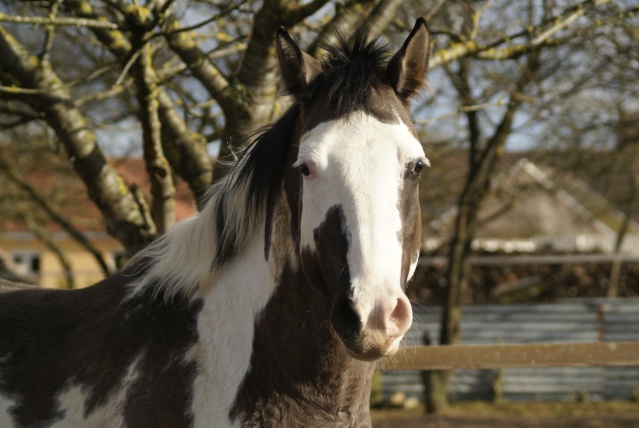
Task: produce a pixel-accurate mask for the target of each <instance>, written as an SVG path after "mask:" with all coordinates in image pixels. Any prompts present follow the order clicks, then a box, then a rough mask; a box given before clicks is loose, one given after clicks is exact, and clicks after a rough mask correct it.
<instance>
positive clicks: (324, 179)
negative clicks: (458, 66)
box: [0, 18, 430, 428]
mask: <svg viewBox="0 0 639 428" xmlns="http://www.w3.org/2000/svg"><path fill="white" fill-rule="evenodd" d="M429 38H430V36H429V32H428V28H427V25H426V22H425V20H424V19H423V18H420V19H418V20H417V22H416V23H415V26H414V28H413V29H412V31H411V32H410V34H409V36H408V37H407V39H406V40H405V42H404V44H403V45H402V47H401V48H400V49H399V50H397V51H396V52H395V53H394V54H393V52H392V51H391V50H390V49H389V48H388V47H387V44H386V43H384V42H382V41H380V40H379V39H374V40H369V38H368V37H367V34H366V32H365V31H357V32H356V33H355V34H354V36H353V37H351V39H350V40H349V39H346V38H345V37H340V40H339V42H337V43H336V44H335V45H334V46H329V47H326V48H325V49H326V53H325V55H324V59H323V60H321V61H319V60H316V59H315V58H313V57H312V56H310V55H309V54H307V53H305V52H303V51H302V50H301V49H300V48H299V46H298V45H297V44H296V43H295V42H294V41H293V39H292V38H291V37H290V35H289V34H288V33H287V31H286V30H285V29H284V28H280V29H279V30H278V32H277V34H276V38H275V44H276V51H277V58H278V62H279V66H280V70H281V75H282V82H283V83H282V86H283V91H284V93H286V94H287V95H289V96H290V98H289V99H291V100H292V104H291V106H290V108H289V109H288V110H287V111H286V112H285V113H284V114H283V115H282V117H281V118H280V119H279V120H277V121H275V122H274V123H273V124H271V125H270V126H269V127H268V128H267V129H265V130H262V131H261V132H260V133H258V134H257V135H256V136H255V137H254V140H253V142H252V144H251V145H250V146H249V148H247V149H246V150H245V151H244V152H243V153H242V155H241V156H240V157H239V159H238V160H237V161H236V163H235V165H234V166H233V167H232V168H231V169H230V170H229V172H228V173H227V175H226V176H225V177H224V178H223V179H221V180H218V182H217V183H216V184H213V185H212V186H211V188H210V189H209V191H208V195H207V196H208V199H207V202H206V203H205V204H204V206H203V208H202V210H201V212H200V213H199V214H198V216H196V217H194V218H192V219H188V220H184V221H181V222H178V223H177V224H176V225H175V226H173V227H172V228H170V229H169V230H168V231H167V232H166V233H165V234H164V235H163V236H161V237H159V238H158V239H156V240H155V241H154V242H152V243H150V244H149V245H148V246H147V247H146V248H144V249H142V250H141V251H140V252H138V253H137V254H136V255H135V256H134V257H132V259H131V260H130V261H129V262H128V264H127V265H126V266H125V267H124V269H123V270H122V271H121V272H119V273H117V274H115V275H113V276H111V277H109V278H107V279H105V280H103V281H101V282H98V283H97V284H95V285H93V286H90V287H87V288H84V289H76V290H52V289H40V288H37V287H33V288H30V287H24V286H16V287H11V286H7V285H6V284H4V285H3V286H2V287H1V288H2V289H3V291H2V293H0V426H2V427H9V426H14V427H68V426H71V427H80V426H81V427H109V428H111V427H189V426H196V427H211V426H215V427H227V426H228V427H239V426H244V427H257V426H261V427H273V426H282V427H298V426H309V427H327V426H331V427H359V426H370V425H371V418H370V411H369V394H370V389H371V380H372V377H373V372H374V369H375V366H376V361H378V360H379V359H381V358H384V357H387V356H390V355H393V354H394V353H395V352H396V351H397V349H398V347H399V344H400V341H401V339H402V337H403V336H404V334H405V333H406V331H407V330H408V329H409V327H410V325H411V323H412V310H411V305H410V302H409V300H408V299H407V297H406V294H405V289H406V286H407V283H408V281H409V280H410V278H411V277H412V276H413V273H414V271H415V267H416V264H417V259H418V256H419V251H420V241H421V215H420V203H419V198H418V195H419V191H418V179H419V176H420V173H421V171H422V169H424V167H426V166H428V164H429V161H428V160H427V158H426V157H425V154H424V150H423V148H422V145H421V144H420V142H419V141H418V138H417V133H416V131H415V129H414V126H413V124H412V122H411V119H410V116H409V104H410V100H411V99H412V98H413V97H414V96H415V95H417V94H418V93H419V92H420V91H421V90H422V89H423V88H424V86H425V85H426V82H425V73H426V69H427V65H428V56H429Z"/></svg>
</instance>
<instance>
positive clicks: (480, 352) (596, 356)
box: [380, 342, 639, 371]
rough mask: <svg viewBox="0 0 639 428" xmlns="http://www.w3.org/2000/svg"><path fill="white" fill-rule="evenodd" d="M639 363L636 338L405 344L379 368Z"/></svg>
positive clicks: (629, 364)
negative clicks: (406, 345)
mask: <svg viewBox="0 0 639 428" xmlns="http://www.w3.org/2000/svg"><path fill="white" fill-rule="evenodd" d="M596 366H608V367H611V366H639V342H595V343H541V344H530V343H529V344H498V345H453V346H415V347H405V348H402V349H400V350H399V352H398V353H397V354H396V355H395V356H393V357H391V358H388V359H385V360H383V362H382V363H381V367H380V368H381V369H382V370H385V371H397V370H453V369H491V368H513V367H526V368H536V367H596Z"/></svg>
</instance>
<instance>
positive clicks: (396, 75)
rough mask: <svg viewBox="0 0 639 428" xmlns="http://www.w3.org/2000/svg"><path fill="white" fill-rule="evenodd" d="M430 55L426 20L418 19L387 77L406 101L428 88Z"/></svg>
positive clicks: (391, 64)
mask: <svg viewBox="0 0 639 428" xmlns="http://www.w3.org/2000/svg"><path fill="white" fill-rule="evenodd" d="M429 54H430V34H429V32H428V26H427V25H426V20H425V19H424V18H418V19H417V22H415V27H414V28H413V31H411V33H410V35H409V36H408V38H407V39H406V41H405V42H404V46H402V48H401V49H400V50H399V51H398V52H397V53H396V54H395V55H394V56H393V58H391V60H390V62H389V63H388V67H387V68H386V77H387V78H388V81H389V82H390V84H391V85H392V86H393V87H394V88H395V90H396V91H397V93H398V94H399V95H400V96H401V97H402V98H403V99H404V100H408V99H409V98H411V97H413V96H415V95H417V94H418V93H419V91H420V90H421V89H422V88H424V87H425V86H426V70H427V69H428V56H429Z"/></svg>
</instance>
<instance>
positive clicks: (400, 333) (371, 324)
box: [333, 293, 413, 361]
mask: <svg viewBox="0 0 639 428" xmlns="http://www.w3.org/2000/svg"><path fill="white" fill-rule="evenodd" d="M412 321H413V311H412V308H411V306H410V303H409V301H408V298H407V297H406V295H405V294H404V293H401V294H400V295H398V296H393V297H389V298H386V299H383V300H381V299H379V300H377V301H374V302H370V303H369V302H366V301H365V300H364V301H360V302H357V303H356V302H353V301H352V300H350V299H344V300H342V301H338V303H337V304H336V305H335V307H334V308H333V327H334V328H335V331H336V332H337V334H338V335H339V337H340V339H341V340H342V342H343V343H344V345H345V346H346V350H347V351H348V353H349V354H350V355H351V356H352V357H353V358H357V359H358V360H364V361H373V360H376V359H379V358H382V357H389V356H391V355H394V354H395V353H396V352H397V350H398V349H399V343H400V341H401V340H402V338H403V337H404V334H405V333H406V331H408V329H409V328H410V326H411V323H412Z"/></svg>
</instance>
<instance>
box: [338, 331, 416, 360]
mask: <svg viewBox="0 0 639 428" xmlns="http://www.w3.org/2000/svg"><path fill="white" fill-rule="evenodd" d="M402 338H403V336H400V337H397V338H395V339H394V340H393V341H392V343H390V345H388V346H367V347H364V346H357V344H355V346H353V343H351V346H349V345H348V344H346V343H344V347H345V348H346V353H347V354H348V355H350V356H351V357H353V358H355V359H356V360H360V361H367V362H372V361H377V360H380V359H382V358H386V357H392V356H393V355H395V354H396V353H397V351H398V350H399V344H400V342H401V340H402Z"/></svg>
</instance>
